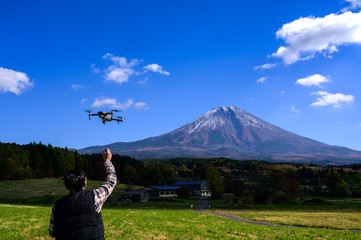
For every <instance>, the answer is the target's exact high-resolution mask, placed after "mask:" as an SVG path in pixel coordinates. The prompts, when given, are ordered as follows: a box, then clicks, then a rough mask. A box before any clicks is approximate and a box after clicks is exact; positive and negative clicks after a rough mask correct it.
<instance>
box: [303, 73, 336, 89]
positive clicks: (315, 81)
mask: <svg viewBox="0 0 361 240" xmlns="http://www.w3.org/2000/svg"><path fill="white" fill-rule="evenodd" d="M329 81H330V80H329V79H328V78H326V77H324V76H322V75H321V74H314V75H312V76H308V77H305V78H300V79H298V80H297V81H296V84H300V85H302V86H306V87H310V86H312V85H315V86H317V87H319V88H322V87H321V83H325V82H329Z"/></svg>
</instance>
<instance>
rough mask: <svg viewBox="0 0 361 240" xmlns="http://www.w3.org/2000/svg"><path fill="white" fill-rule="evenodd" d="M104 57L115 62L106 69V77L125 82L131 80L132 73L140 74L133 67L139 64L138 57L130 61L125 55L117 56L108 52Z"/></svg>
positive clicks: (110, 79)
mask: <svg viewBox="0 0 361 240" xmlns="http://www.w3.org/2000/svg"><path fill="white" fill-rule="evenodd" d="M103 59H105V60H110V61H111V62H112V63H113V64H112V65H110V66H109V67H108V68H107V69H106V70H105V79H106V80H108V81H114V82H117V83H120V84H121V83H124V82H128V81H129V77H130V76H131V75H136V74H138V73H137V72H136V71H135V70H134V69H133V67H134V66H136V65H137V64H139V62H140V61H139V60H138V59H132V60H130V62H128V60H127V59H126V58H125V57H117V56H114V55H113V54H110V53H107V54H105V55H104V56H103Z"/></svg>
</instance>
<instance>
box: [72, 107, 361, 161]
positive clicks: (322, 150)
mask: <svg viewBox="0 0 361 240" xmlns="http://www.w3.org/2000/svg"><path fill="white" fill-rule="evenodd" d="M104 147H109V148H111V149H112V151H113V152H114V153H119V154H126V155H130V156H134V157H136V158H171V157H196V158H210V157H228V158H233V159H259V160H277V161H302V162H308V161H312V162H324V163H349V162H358V161H360V162H361V152H359V151H355V150H351V149H348V148H344V147H337V146H330V145H327V144H324V143H321V142H318V141H315V140H312V139H309V138H305V137H302V136H299V135H296V134H294V133H291V132H289V131H286V130H283V129H281V128H279V127H276V126H274V125H272V124H270V123H267V122H265V121H263V120H262V119H259V118H257V117H255V116H253V115H251V114H249V113H247V112H245V111H243V110H241V109H239V108H237V107H234V106H230V107H219V108H214V109H212V110H210V111H208V112H206V113H204V114H203V115H201V116H200V117H199V118H197V119H195V120H193V121H192V122H190V123H188V124H186V125H184V126H182V127H180V128H178V129H176V130H174V131H172V132H169V133H166V134H163V135H160V136H157V137H151V138H147V139H144V140H141V141H136V142H129V143H113V144H109V145H106V146H95V147H88V148H85V149H81V150H79V152H80V153H93V152H99V151H100V150H101V149H102V148H104Z"/></svg>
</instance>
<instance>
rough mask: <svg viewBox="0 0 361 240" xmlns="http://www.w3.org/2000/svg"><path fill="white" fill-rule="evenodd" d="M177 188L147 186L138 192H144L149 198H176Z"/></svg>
mask: <svg viewBox="0 0 361 240" xmlns="http://www.w3.org/2000/svg"><path fill="white" fill-rule="evenodd" d="M179 188H180V187H179V186H148V187H145V188H142V189H140V190H139V191H146V192H148V193H149V195H150V196H151V197H177V192H176V191H177V189H179Z"/></svg>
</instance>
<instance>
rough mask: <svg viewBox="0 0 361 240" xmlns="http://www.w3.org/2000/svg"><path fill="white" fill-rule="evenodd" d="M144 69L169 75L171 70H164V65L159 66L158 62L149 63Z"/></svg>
mask: <svg viewBox="0 0 361 240" xmlns="http://www.w3.org/2000/svg"><path fill="white" fill-rule="evenodd" d="M143 69H145V71H151V72H155V73H160V74H164V75H167V76H169V75H170V72H167V71H164V70H163V67H162V66H159V65H158V64H156V63H153V64H149V65H147V66H145V67H143Z"/></svg>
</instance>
